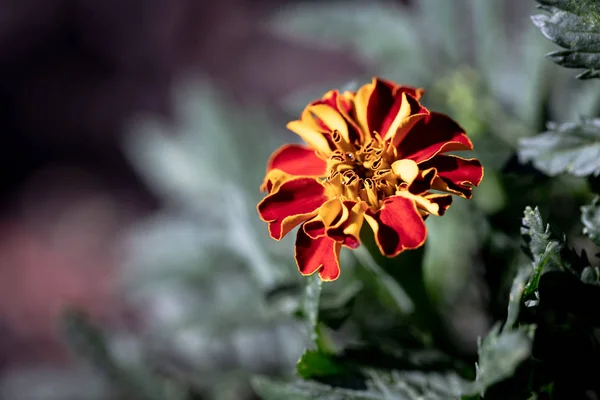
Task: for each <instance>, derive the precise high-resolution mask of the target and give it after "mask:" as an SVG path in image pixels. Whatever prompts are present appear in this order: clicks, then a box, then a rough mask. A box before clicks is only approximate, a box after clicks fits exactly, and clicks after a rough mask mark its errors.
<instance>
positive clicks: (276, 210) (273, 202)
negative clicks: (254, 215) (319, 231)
mask: <svg viewBox="0 0 600 400" xmlns="http://www.w3.org/2000/svg"><path fill="white" fill-rule="evenodd" d="M325 201H327V196H326V195H325V188H324V187H323V185H321V184H320V183H319V182H318V181H317V180H316V179H313V178H297V179H293V180H290V181H287V182H285V183H283V184H282V185H281V186H279V188H278V189H277V190H276V191H275V192H273V193H271V194H269V195H268V196H267V197H265V198H264V199H263V200H262V201H261V202H260V203H259V204H258V207H257V208H258V213H259V215H260V217H261V218H262V219H263V221H265V222H268V223H269V233H270V234H271V237H272V238H273V239H275V240H280V239H281V238H282V237H284V236H285V235H286V234H287V233H288V232H289V231H291V230H292V229H294V228H295V227H296V226H297V225H298V224H300V223H302V222H304V221H306V220H307V219H309V218H312V217H313V216H315V215H316V213H317V210H318V208H319V207H320V206H321V205H322V204H323V203H324V202H325Z"/></svg>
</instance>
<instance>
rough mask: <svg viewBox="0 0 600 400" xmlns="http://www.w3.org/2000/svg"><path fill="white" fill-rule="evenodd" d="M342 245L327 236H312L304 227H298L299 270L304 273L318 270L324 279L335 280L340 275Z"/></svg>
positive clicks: (297, 259) (297, 258)
mask: <svg viewBox="0 0 600 400" xmlns="http://www.w3.org/2000/svg"><path fill="white" fill-rule="evenodd" d="M341 248H342V245H341V244H340V243H337V242H336V241H335V240H333V239H330V238H328V237H327V236H323V237H320V238H318V239H312V238H310V237H309V236H308V235H307V234H306V232H304V229H298V233H297V236H296V246H295V255H294V258H295V259H296V264H297V265H298V270H299V271H300V273H301V274H302V275H312V274H314V273H315V271H318V273H319V276H320V277H321V279H322V280H324V281H333V280H336V279H337V278H338V276H340V249H341Z"/></svg>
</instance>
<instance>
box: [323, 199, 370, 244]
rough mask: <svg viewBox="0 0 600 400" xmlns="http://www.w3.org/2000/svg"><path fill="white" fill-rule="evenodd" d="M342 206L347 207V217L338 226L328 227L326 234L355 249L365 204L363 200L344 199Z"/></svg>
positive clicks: (358, 242)
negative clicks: (351, 200) (356, 201)
mask: <svg viewBox="0 0 600 400" xmlns="http://www.w3.org/2000/svg"><path fill="white" fill-rule="evenodd" d="M344 206H345V207H347V208H349V214H348V218H346V220H345V221H344V222H343V223H341V224H339V225H338V226H336V227H331V228H330V229H328V230H327V236H329V237H330V238H332V239H334V240H335V241H336V242H339V243H341V244H343V245H344V246H346V247H349V248H351V249H356V248H357V247H358V246H360V230H361V228H362V225H363V222H364V219H365V218H364V213H365V210H366V208H367V205H366V203H365V202H358V203H355V202H350V201H345V202H344Z"/></svg>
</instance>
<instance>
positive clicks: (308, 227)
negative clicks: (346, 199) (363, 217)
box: [302, 197, 349, 239]
mask: <svg viewBox="0 0 600 400" xmlns="http://www.w3.org/2000/svg"><path fill="white" fill-rule="evenodd" d="M348 213H349V211H348V208H347V207H346V206H345V205H344V204H342V201H341V200H340V199H339V198H337V197H336V198H334V199H331V200H328V201H326V202H325V203H323V205H322V206H321V207H320V208H319V211H318V214H317V215H316V216H315V217H314V218H313V219H311V220H310V221H306V223H305V224H304V225H302V229H304V232H306V234H307V235H308V236H309V237H310V238H312V239H316V238H319V237H321V236H324V235H325V233H326V231H327V229H329V228H332V227H337V226H339V225H340V224H341V223H343V222H344V221H346V219H348Z"/></svg>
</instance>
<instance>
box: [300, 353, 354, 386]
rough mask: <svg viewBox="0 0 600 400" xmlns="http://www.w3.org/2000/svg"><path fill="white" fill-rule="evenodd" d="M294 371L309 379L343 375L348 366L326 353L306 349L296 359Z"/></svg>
mask: <svg viewBox="0 0 600 400" xmlns="http://www.w3.org/2000/svg"><path fill="white" fill-rule="evenodd" d="M296 371H297V372H298V375H300V376H301V377H302V378H304V379H310V378H317V377H320V378H322V377H328V376H339V375H344V374H346V373H347V372H348V368H347V367H345V366H344V365H342V364H341V363H339V362H337V361H336V359H335V358H334V357H332V356H330V355H328V354H325V353H322V352H320V351H314V350H306V351H305V352H304V354H302V357H301V358H300V360H299V361H298V365H297V366H296Z"/></svg>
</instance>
